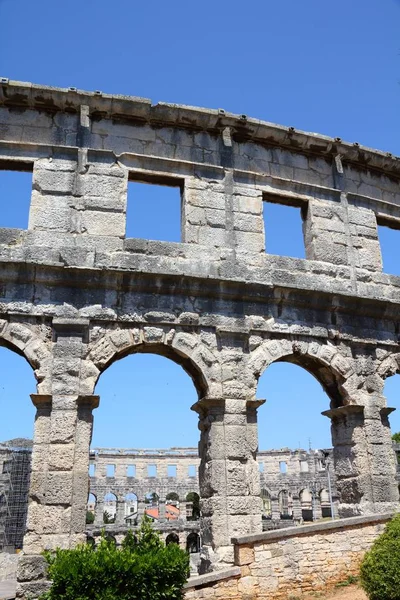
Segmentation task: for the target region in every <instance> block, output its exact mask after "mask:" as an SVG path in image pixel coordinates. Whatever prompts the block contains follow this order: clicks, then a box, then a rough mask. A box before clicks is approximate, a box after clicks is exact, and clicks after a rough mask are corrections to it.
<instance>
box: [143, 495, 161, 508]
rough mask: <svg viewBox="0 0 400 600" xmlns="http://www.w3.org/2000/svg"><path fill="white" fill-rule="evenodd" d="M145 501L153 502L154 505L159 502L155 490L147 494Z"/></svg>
mask: <svg viewBox="0 0 400 600" xmlns="http://www.w3.org/2000/svg"><path fill="white" fill-rule="evenodd" d="M144 501H145V504H152V505H153V506H154V505H155V504H157V502H158V496H157V494H156V493H155V492H151V493H150V494H146V496H145V498H144Z"/></svg>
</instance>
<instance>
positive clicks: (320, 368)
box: [249, 339, 354, 408]
mask: <svg viewBox="0 0 400 600" xmlns="http://www.w3.org/2000/svg"><path fill="white" fill-rule="evenodd" d="M274 362H290V363H292V364H295V365H297V366H299V367H302V368H303V369H305V370H306V371H308V372H309V373H310V374H311V375H313V376H314V377H315V378H316V379H317V380H318V381H319V383H320V384H321V385H322V387H323V388H324V390H325V392H326V394H327V395H328V396H329V398H330V400H331V407H332V408H338V407H339V406H343V405H345V404H347V403H348V394H347V390H346V388H345V387H344V384H345V382H346V381H347V380H348V378H350V377H351V376H352V375H353V372H354V371H353V364H352V360H351V359H349V358H347V357H345V356H343V354H341V353H340V352H339V351H338V349H337V348H336V346H333V345H330V344H324V343H321V342H317V341H312V342H303V341H301V342H300V341H291V340H286V339H285V340H276V339H275V340H266V341H265V342H264V343H263V344H262V345H261V346H258V348H256V349H255V350H253V352H252V353H251V356H250V360H249V368H250V370H251V372H252V374H253V377H254V380H255V386H256V385H257V383H258V380H259V378H260V377H261V375H262V374H263V373H264V371H265V370H266V369H267V367H268V366H269V365H270V364H272V363H274Z"/></svg>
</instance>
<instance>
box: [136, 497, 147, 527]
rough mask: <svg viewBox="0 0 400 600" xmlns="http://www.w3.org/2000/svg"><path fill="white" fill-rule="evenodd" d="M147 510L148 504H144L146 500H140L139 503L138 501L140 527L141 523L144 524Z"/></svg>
mask: <svg viewBox="0 0 400 600" xmlns="http://www.w3.org/2000/svg"><path fill="white" fill-rule="evenodd" d="M145 508H146V503H145V502H144V500H140V499H139V498H138V501H137V524H138V525H140V523H141V522H142V519H143V515H144V511H145Z"/></svg>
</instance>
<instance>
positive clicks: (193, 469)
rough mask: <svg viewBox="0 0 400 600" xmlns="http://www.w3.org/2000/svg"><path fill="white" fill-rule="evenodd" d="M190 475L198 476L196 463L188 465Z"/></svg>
mask: <svg viewBox="0 0 400 600" xmlns="http://www.w3.org/2000/svg"><path fill="white" fill-rule="evenodd" d="M188 476H189V477H196V465H189V467H188Z"/></svg>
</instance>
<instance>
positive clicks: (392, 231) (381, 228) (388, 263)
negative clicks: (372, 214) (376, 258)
mask: <svg viewBox="0 0 400 600" xmlns="http://www.w3.org/2000/svg"><path fill="white" fill-rule="evenodd" d="M399 230H400V222H399V223H397V222H395V221H393V222H392V221H391V222H390V225H389V224H388V223H387V222H385V223H379V221H378V238H379V243H380V246H381V254H382V263H383V272H384V273H387V274H388V275H397V276H400V263H399V259H398V251H397V249H398V248H399V245H400V231H399Z"/></svg>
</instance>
